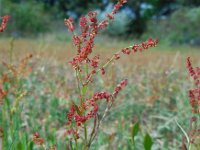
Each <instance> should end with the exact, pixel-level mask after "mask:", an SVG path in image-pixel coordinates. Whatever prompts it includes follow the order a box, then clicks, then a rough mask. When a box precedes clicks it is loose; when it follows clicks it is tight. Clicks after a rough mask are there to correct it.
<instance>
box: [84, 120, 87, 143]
mask: <svg viewBox="0 0 200 150" xmlns="http://www.w3.org/2000/svg"><path fill="white" fill-rule="evenodd" d="M84 136H85V141H84V142H85V146H87V127H86V124H85V123H84Z"/></svg>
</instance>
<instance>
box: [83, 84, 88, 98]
mask: <svg viewBox="0 0 200 150" xmlns="http://www.w3.org/2000/svg"><path fill="white" fill-rule="evenodd" d="M87 89H88V86H87V85H85V86H83V88H82V95H83V96H84V95H85V94H86V92H87Z"/></svg>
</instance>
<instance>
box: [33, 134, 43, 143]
mask: <svg viewBox="0 0 200 150" xmlns="http://www.w3.org/2000/svg"><path fill="white" fill-rule="evenodd" d="M32 141H33V142H34V143H35V144H36V145H40V146H42V145H43V144H44V139H43V138H41V137H40V135H39V133H37V132H36V133H34V134H33V136H32Z"/></svg>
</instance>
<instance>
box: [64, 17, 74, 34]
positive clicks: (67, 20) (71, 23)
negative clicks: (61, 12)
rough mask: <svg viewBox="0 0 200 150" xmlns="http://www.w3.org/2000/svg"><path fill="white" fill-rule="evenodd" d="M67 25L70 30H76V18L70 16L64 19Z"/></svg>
mask: <svg viewBox="0 0 200 150" xmlns="http://www.w3.org/2000/svg"><path fill="white" fill-rule="evenodd" d="M64 23H65V26H66V27H67V28H68V30H69V31H70V32H74V29H75V26H74V19H73V18H71V17H70V18H69V19H65V20H64Z"/></svg>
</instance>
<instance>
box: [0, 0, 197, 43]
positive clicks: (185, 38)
mask: <svg viewBox="0 0 200 150" xmlns="http://www.w3.org/2000/svg"><path fill="white" fill-rule="evenodd" d="M114 2H116V1H115V0H87V1H85V2H83V1H81V0H73V1H69V0H29V1H26V0H0V15H4V14H9V15H11V16H12V19H11V23H10V26H9V28H8V29H7V30H8V31H9V33H12V35H13V36H17V37H20V36H24V35H28V36H30V34H32V35H39V34H42V33H45V32H53V31H56V32H57V31H58V30H59V31H63V30H64V28H65V27H64V25H63V19H64V18H68V17H69V16H72V17H73V18H75V19H78V18H79V17H80V16H81V15H83V14H85V13H86V12H87V11H90V10H97V11H98V12H99V17H100V18H102V16H104V15H105V14H106V12H107V11H108V9H109V8H110V6H111V5H112V4H113V3H114ZM199 7H200V1H198V0H191V1H188V0H137V1H134V0H129V1H128V3H127V4H126V6H125V7H124V8H123V9H121V12H120V13H119V14H118V15H119V16H120V19H116V20H115V21H114V22H113V23H112V24H111V26H112V27H110V28H108V29H107V30H106V31H105V32H103V33H104V34H107V35H109V36H110V35H111V36H115V37H116V36H118V37H124V38H127V37H130V36H131V37H132V36H133V37H136V38H144V37H145V38H146V37H147V36H148V37H149V36H154V37H158V38H160V39H162V40H163V41H165V42H166V43H168V44H171V45H176V44H190V45H194V46H198V45H200V38H199V35H200V31H199V26H200V22H199V17H200V11H199V9H200V8H199ZM116 18H118V17H116ZM77 23H78V22H77ZM7 34H8V32H7Z"/></svg>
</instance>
